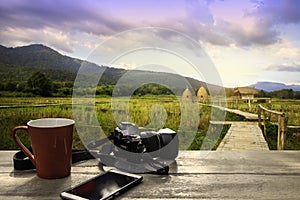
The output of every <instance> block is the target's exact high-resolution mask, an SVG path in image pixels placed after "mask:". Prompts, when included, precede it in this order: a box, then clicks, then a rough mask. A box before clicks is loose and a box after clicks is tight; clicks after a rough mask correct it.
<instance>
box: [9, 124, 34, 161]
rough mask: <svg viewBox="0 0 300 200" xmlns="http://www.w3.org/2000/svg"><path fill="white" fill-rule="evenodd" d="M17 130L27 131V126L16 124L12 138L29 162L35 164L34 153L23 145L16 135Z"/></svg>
mask: <svg viewBox="0 0 300 200" xmlns="http://www.w3.org/2000/svg"><path fill="white" fill-rule="evenodd" d="M18 130H24V131H26V132H27V133H28V126H17V127H15V128H14V129H13V139H14V141H15V142H16V143H17V145H18V146H19V147H20V149H21V150H22V151H23V152H24V153H25V155H26V156H28V158H29V159H30V160H31V162H32V163H33V164H34V166H35V165H36V163H35V159H34V155H33V154H32V153H31V152H30V151H29V150H28V149H27V147H25V145H24V144H23V143H22V142H21V141H20V139H19V137H18V136H17V131H18Z"/></svg>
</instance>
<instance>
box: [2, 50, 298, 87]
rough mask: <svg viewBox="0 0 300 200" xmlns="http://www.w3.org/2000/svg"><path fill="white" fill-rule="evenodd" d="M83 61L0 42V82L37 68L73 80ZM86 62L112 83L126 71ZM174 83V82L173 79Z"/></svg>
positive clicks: (20, 77)
mask: <svg viewBox="0 0 300 200" xmlns="http://www.w3.org/2000/svg"><path fill="white" fill-rule="evenodd" d="M83 62H87V61H83V60H80V59H77V58H72V57H69V56H65V55H62V54H60V53H59V52H57V51H55V50H54V49H52V48H50V47H47V46H44V45H42V44H32V45H28V46H22V47H15V48H12V47H5V46H2V45H0V77H1V78H0V80H1V81H2V82H9V81H26V80H27V79H28V78H29V77H30V76H31V75H32V74H33V73H34V72H36V71H41V72H42V73H44V74H45V75H46V76H47V77H48V78H50V79H51V80H53V81H62V82H67V81H69V82H73V81H74V80H75V78H76V75H77V71H78V70H79V68H80V66H81V65H82V63H83ZM88 63H89V62H88ZM89 65H92V66H95V67H102V68H103V70H104V73H103V75H102V77H101V80H100V83H101V84H108V85H114V84H116V83H117V81H118V80H119V79H120V78H121V77H122V76H124V74H126V73H127V72H128V70H125V69H119V68H112V67H107V66H98V65H96V64H93V63H89ZM130 72H131V73H130V75H131V76H132V77H134V79H135V80H136V79H137V78H138V77H140V79H141V80H142V79H144V78H145V77H153V81H154V82H155V81H159V80H169V81H171V82H172V80H176V79H178V78H180V77H181V76H179V75H176V74H169V73H163V72H150V71H138V70H130ZM181 78H182V77H181ZM185 78H186V79H187V80H188V82H189V83H190V85H191V86H192V87H193V89H194V90H197V89H198V88H199V87H200V86H205V87H209V88H210V90H211V89H214V90H220V89H222V87H221V86H217V85H213V84H208V83H205V82H202V81H199V80H195V79H193V78H188V77H185ZM174 85H176V83H175V82H174ZM250 86H251V87H255V88H256V89H258V90H264V91H267V92H270V91H276V90H282V89H292V90H294V91H300V85H286V84H284V83H276V82H257V83H255V84H252V85H250ZM174 87H175V86H174ZM185 87H186V86H182V87H181V88H180V89H181V90H183V89H185Z"/></svg>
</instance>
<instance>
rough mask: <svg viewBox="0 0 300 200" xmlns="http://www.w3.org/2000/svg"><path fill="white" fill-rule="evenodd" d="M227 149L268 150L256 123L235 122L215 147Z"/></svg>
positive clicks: (220, 149) (219, 149)
mask: <svg viewBox="0 0 300 200" xmlns="http://www.w3.org/2000/svg"><path fill="white" fill-rule="evenodd" d="M228 150H260V151H266V150H269V147H268V144H267V142H266V140H265V138H264V137H263V135H262V132H261V129H260V128H259V127H258V124H257V123H256V124H246V123H240V122H235V123H233V124H232V125H231V127H230V129H229V130H228V132H227V134H226V135H225V137H224V138H223V140H222V142H221V143H220V145H219V146H218V148H217V151H228Z"/></svg>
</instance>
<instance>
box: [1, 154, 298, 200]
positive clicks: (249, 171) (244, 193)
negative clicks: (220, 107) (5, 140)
mask: <svg viewBox="0 0 300 200" xmlns="http://www.w3.org/2000/svg"><path fill="white" fill-rule="evenodd" d="M14 153H15V152H14V151H12V152H9V151H2V152H0V158H1V159H0V169H1V171H0V199H4V200H6V199H23V200H24V199H25V200H27V199H59V193H60V192H61V191H63V190H65V189H67V188H69V187H72V186H74V185H76V184H78V183H80V182H82V181H85V180H87V179H89V178H91V177H94V176H96V175H97V174H99V173H102V172H103V170H107V169H109V167H104V168H103V167H101V165H100V167H98V161H97V160H90V161H86V162H82V163H78V164H75V165H73V166H72V174H71V176H69V177H66V178H63V179H56V180H46V179H41V178H38V177H37V176H36V174H35V172H34V171H27V172H23V171H21V172H20V171H14V170H13V168H12V162H11V158H12V155H13V154H14ZM143 176H144V181H143V183H142V184H141V185H138V186H137V187H135V188H133V189H131V190H130V191H128V192H126V193H125V194H123V195H122V196H121V197H120V198H122V199H182V198H184V199H275V200H276V199H298V198H299V195H300V190H299V184H300V154H299V152H297V151H260V152H258V151H242V152H236V151H226V152H216V151H215V152H210V151H180V152H179V156H178V158H177V159H176V162H175V163H173V164H172V165H171V167H170V174H169V175H167V176H158V175H149V174H144V175H143Z"/></svg>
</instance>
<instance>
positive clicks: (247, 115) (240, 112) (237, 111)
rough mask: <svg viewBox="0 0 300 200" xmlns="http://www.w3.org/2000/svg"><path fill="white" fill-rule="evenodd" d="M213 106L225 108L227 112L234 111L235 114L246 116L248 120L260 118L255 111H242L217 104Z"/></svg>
mask: <svg viewBox="0 0 300 200" xmlns="http://www.w3.org/2000/svg"><path fill="white" fill-rule="evenodd" d="M212 107H214V108H218V109H220V110H224V111H226V112H230V113H234V114H237V115H240V116H243V117H245V118H246V119H248V120H258V115H257V114H254V113H249V112H244V111H240V110H236V109H230V108H225V107H222V106H216V105H212Z"/></svg>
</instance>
